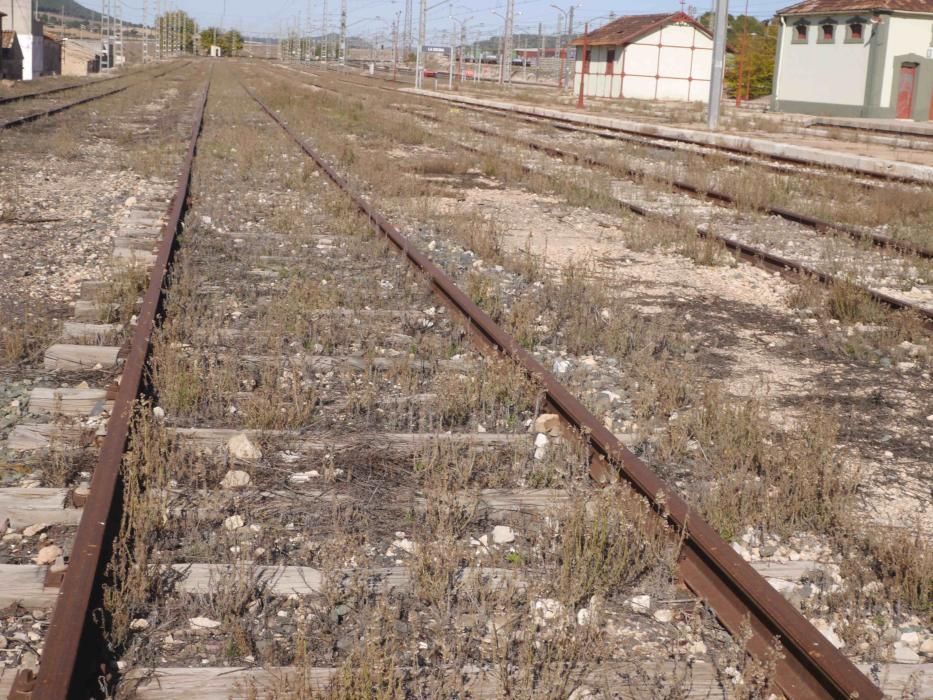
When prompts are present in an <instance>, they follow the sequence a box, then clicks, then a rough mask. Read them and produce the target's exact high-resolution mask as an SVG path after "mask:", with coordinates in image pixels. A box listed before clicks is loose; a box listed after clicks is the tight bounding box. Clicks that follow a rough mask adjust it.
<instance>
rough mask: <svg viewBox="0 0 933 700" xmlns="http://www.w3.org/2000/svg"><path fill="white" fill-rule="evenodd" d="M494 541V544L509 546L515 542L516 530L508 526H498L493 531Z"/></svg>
mask: <svg viewBox="0 0 933 700" xmlns="http://www.w3.org/2000/svg"><path fill="white" fill-rule="evenodd" d="M492 541H493V543H494V544H508V543H509V542H514V541H515V530H513V529H512V528H510V527H509V526H508V525H496V526H495V527H494V528H493V529H492Z"/></svg>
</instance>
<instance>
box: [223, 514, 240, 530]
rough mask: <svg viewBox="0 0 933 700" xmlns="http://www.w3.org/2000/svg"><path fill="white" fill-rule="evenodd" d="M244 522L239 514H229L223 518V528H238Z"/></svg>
mask: <svg viewBox="0 0 933 700" xmlns="http://www.w3.org/2000/svg"><path fill="white" fill-rule="evenodd" d="M244 524H245V521H244V520H243V516H241V515H231V516H230V517H229V518H227V519H226V520H224V528H225V529H226V530H229V531H230V532H234V531H235V530H239V529H240V528H241V527H243V525H244Z"/></svg>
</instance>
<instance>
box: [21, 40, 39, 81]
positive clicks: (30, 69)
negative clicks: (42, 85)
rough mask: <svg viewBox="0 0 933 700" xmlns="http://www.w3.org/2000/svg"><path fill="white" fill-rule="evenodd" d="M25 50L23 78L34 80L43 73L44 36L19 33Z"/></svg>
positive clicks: (22, 47)
mask: <svg viewBox="0 0 933 700" xmlns="http://www.w3.org/2000/svg"><path fill="white" fill-rule="evenodd" d="M17 38H18V39H19V46H20V48H21V49H22V51H23V80H34V79H35V78H38V77H39V76H40V75H42V37H41V36H30V35H28V34H19V35H17Z"/></svg>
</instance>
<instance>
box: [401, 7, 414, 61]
mask: <svg viewBox="0 0 933 700" xmlns="http://www.w3.org/2000/svg"><path fill="white" fill-rule="evenodd" d="M411 20H412V16H411V0H405V23H404V24H403V25H402V50H403V51H404V52H405V57H404V60H406V61H407V60H408V54H410V53H411Z"/></svg>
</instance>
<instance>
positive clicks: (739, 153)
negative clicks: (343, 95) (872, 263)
mask: <svg viewBox="0 0 933 700" xmlns="http://www.w3.org/2000/svg"><path fill="white" fill-rule="evenodd" d="M300 72H304V73H306V74H308V75H323V76H328V77H332V78H333V79H335V80H337V81H342V82H345V83H347V84H350V85H366V84H369V85H371V86H372V84H373V81H374V79H375V80H379V81H381V82H392V81H391V80H388V79H385V78H382V77H381V76H376V77H375V78H368V77H365V76H353V78H352V79H351V77H350V76H349V75H348V74H346V73H344V74H341V77H339V78H337V77H336V76H334V75H333V74H331V73H327V72H325V73H323V74H319V73H317V72H314V71H300ZM374 87H378V89H380V90H385V91H391V92H398V91H399V88H396V87H387V86H384V85H379V86H374ZM423 96H424V97H426V98H429V99H435V100H440V101H446V100H444V96H443V95H437V96H435V95H431V94H428V93H425V94H424V95H423ZM456 105H457V107H458V108H461V109H464V110H467V111H472V112H476V113H480V114H494V115H495V114H498V115H505V116H507V117H508V118H509V119H510V120H513V121H516V122H523V123H527V124H537V125H546V126H548V127H549V128H552V129H555V130H558V131H565V132H568V133H581V134H587V135H590V136H595V137H598V138H601V139H606V140H612V141H620V142H624V143H628V144H631V145H634V146H641V147H644V148H650V149H653V150H656V151H667V152H676V153H690V154H693V155H697V156H699V157H701V158H704V159H706V158H710V159H720V160H721V159H726V160H728V161H730V162H732V163H734V164H736V165H739V166H748V165H756V166H758V167H760V168H763V169H766V170H770V171H773V172H777V173H785V174H786V173H793V174H800V172H801V170H800V169H801V167H803V168H805V169H806V170H807V171H808V172H812V173H814V174H820V173H826V172H837V171H839V170H842V171H843V172H845V170H846V169H845V168H829V167H826V166H821V165H817V164H814V163H812V162H810V161H808V160H806V159H804V160H801V159H799V158H792V157H787V158H782V157H779V156H776V155H771V154H768V155H762V154H760V153H756V152H754V151H751V150H749V149H743V148H740V147H729V146H724V145H716V144H707V143H698V142H695V141H692V140H690V139H689V138H682V137H674V136H671V137H666V136H658V135H645V134H640V133H637V132H632V131H629V130H626V129H624V128H612V127H593V126H587V125H582V124H579V123H578V122H576V121H574V120H573V119H572V118H561V117H558V116H556V115H550V116H542V115H535V114H527V113H517V112H513V111H510V110H508V109H506V108H502V107H496V106H490V105H478V104H470V103H467V102H459V101H458V102H456ZM851 174H852V175H853V176H854V177H857V178H858V184H859V186H861V187H879V186H883V184H884V182H885V181H892V180H894V181H897V180H899V179H900V178H898V177H896V176H892V175H888V174H875V173H872V172H865V171H861V170H854V171H851ZM906 181H907V182H910V180H909V179H908V180H906Z"/></svg>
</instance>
